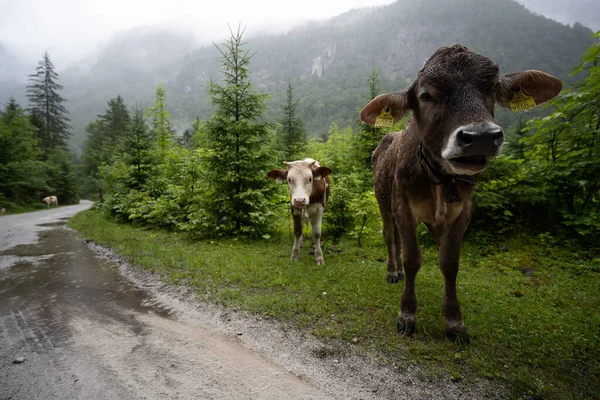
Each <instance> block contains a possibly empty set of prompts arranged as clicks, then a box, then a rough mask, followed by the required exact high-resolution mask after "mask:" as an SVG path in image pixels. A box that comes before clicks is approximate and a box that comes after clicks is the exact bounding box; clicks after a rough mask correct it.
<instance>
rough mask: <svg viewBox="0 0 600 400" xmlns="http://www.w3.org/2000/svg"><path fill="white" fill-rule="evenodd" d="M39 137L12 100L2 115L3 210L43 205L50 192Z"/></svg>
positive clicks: (0, 186)
mask: <svg viewBox="0 0 600 400" xmlns="http://www.w3.org/2000/svg"><path fill="white" fill-rule="evenodd" d="M36 133H37V131H36V129H35V128H34V127H33V126H32V125H31V123H30V122H29V118H28V117H27V115H25V113H24V112H23V109H22V108H21V107H20V106H19V105H18V104H17V103H16V102H15V101H14V99H11V100H10V102H9V103H8V104H7V105H6V107H5V108H4V111H0V206H2V207H4V208H7V209H9V210H10V208H11V206H12V205H26V204H33V203H37V202H39V201H40V200H41V198H42V195H43V193H45V192H46V191H47V189H48V185H47V182H46V180H45V163H44V162H42V161H41V160H40V158H41V156H42V150H41V149H40V147H39V141H38V138H37V135H36ZM9 203H10V204H9Z"/></svg>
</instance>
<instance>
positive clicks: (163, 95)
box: [146, 85, 173, 161]
mask: <svg viewBox="0 0 600 400" xmlns="http://www.w3.org/2000/svg"><path fill="white" fill-rule="evenodd" d="M146 116H148V117H149V118H150V119H151V120H152V133H153V134H154V140H155V142H156V149H157V151H158V157H159V158H160V161H162V160H163V159H164V157H166V154H167V151H168V150H169V147H170V146H171V137H172V136H173V124H172V122H171V113H169V111H167V91H166V90H165V87H164V86H163V85H159V86H158V87H157V88H156V102H155V104H154V107H150V108H148V109H147V110H146Z"/></svg>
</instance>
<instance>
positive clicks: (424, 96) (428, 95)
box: [419, 92, 433, 101]
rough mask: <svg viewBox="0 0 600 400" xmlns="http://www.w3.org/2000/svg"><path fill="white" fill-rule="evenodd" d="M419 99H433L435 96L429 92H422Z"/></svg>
mask: <svg viewBox="0 0 600 400" xmlns="http://www.w3.org/2000/svg"><path fill="white" fill-rule="evenodd" d="M419 99H420V100H421V101H431V100H433V96H431V95H430V94H429V93H427V92H423V93H421V95H420V96H419Z"/></svg>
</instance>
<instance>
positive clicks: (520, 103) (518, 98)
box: [508, 88, 536, 112]
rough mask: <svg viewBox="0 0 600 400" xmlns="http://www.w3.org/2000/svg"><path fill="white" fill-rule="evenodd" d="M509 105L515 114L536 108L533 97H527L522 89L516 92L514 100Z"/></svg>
mask: <svg viewBox="0 0 600 400" xmlns="http://www.w3.org/2000/svg"><path fill="white" fill-rule="evenodd" d="M508 104H509V105H510V109H511V110H513V111H514V112H519V111H525V110H529V109H530V108H535V106H536V104H535V100H534V99H533V97H531V96H527V95H526V94H525V93H523V92H522V91H521V88H519V91H518V92H515V94H514V95H513V98H512V100H511V101H510V102H509V103H508Z"/></svg>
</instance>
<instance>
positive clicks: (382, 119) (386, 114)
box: [374, 107, 394, 128]
mask: <svg viewBox="0 0 600 400" xmlns="http://www.w3.org/2000/svg"><path fill="white" fill-rule="evenodd" d="M392 125H394V117H392V109H391V108H390V107H386V108H384V109H383V110H381V114H379V116H378V117H377V118H375V125H374V126H375V127H376V128H381V127H387V126H392Z"/></svg>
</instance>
